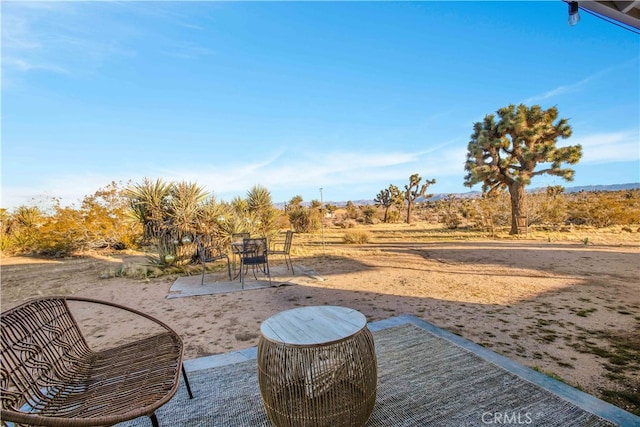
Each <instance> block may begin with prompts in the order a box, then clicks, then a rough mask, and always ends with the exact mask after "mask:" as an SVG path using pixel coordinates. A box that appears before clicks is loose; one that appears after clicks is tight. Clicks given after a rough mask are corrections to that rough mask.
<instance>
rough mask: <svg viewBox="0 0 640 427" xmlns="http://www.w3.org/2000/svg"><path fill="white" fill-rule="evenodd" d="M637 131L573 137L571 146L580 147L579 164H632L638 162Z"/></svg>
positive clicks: (639, 157)
mask: <svg viewBox="0 0 640 427" xmlns="http://www.w3.org/2000/svg"><path fill="white" fill-rule="evenodd" d="M639 141H640V134H638V131H637V130H629V131H620V132H609V133H596V134H591V135H585V136H574V137H572V138H571V145H575V144H580V145H582V159H581V160H580V163H605V162H632V161H638V160H640V145H638V142H639Z"/></svg>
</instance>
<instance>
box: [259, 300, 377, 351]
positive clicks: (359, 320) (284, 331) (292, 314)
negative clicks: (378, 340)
mask: <svg viewBox="0 0 640 427" xmlns="http://www.w3.org/2000/svg"><path fill="white" fill-rule="evenodd" d="M366 325H367V319H366V318H365V317H364V315H363V314H362V313H360V312H359V311H357V310H354V309H351V308H346V307H338V306H331V305H322V306H312V307H301V308H294V309H291V310H286V311H283V312H280V313H278V314H275V315H273V316H271V317H270V318H268V319H267V320H265V321H264V322H262V325H261V326H260V332H261V333H262V335H263V337H264V338H266V339H268V340H270V341H274V342H281V343H284V344H288V345H299V346H313V345H322V344H328V343H331V342H335V341H340V340H342V339H345V338H348V337H350V336H352V335H354V334H355V333H357V332H358V331H360V330H361V329H362V328H364V327H366Z"/></svg>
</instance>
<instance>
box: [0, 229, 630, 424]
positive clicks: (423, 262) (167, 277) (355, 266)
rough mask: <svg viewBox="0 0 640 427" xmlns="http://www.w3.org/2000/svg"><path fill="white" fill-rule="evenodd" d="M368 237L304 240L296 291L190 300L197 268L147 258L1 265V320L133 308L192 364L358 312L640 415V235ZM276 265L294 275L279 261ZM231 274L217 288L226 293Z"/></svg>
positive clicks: (432, 233)
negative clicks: (447, 340)
mask: <svg viewBox="0 0 640 427" xmlns="http://www.w3.org/2000/svg"><path fill="white" fill-rule="evenodd" d="M367 232H368V233H370V235H371V238H370V240H369V242H368V243H366V244H360V245H354V244H345V243H344V242H343V241H342V240H341V235H342V234H343V233H344V230H339V229H334V230H326V232H324V233H323V234H322V235H321V234H319V233H314V234H308V235H307V234H297V235H296V236H295V240H294V245H293V249H292V258H293V263H294V267H297V268H298V269H297V270H296V272H297V276H296V284H293V285H291V286H274V287H270V288H264V289H257V290H245V291H238V292H228V293H223V294H214V295H202V296H191V297H182V298H167V296H168V294H169V289H170V288H171V286H172V284H173V283H174V282H175V281H176V279H177V278H178V277H180V276H181V275H185V274H193V275H197V274H199V271H200V270H199V268H198V266H193V267H194V268H193V270H184V271H181V272H171V273H164V274H157V272H154V271H153V270H145V268H146V267H144V266H145V264H146V262H147V261H146V257H145V255H144V254H143V253H138V252H130V251H115V252H109V253H104V252H95V253H90V254H84V255H82V256H76V257H69V258H64V259H47V258H37V257H24V256H3V257H2V258H1V274H2V277H1V278H2V287H1V296H2V300H1V305H2V310H3V311H4V310H6V309H8V308H10V307H13V306H15V305H18V304H20V303H21V302H23V301H25V300H28V299H30V298H33V297H37V296H46V295H77V296H84V297H90V298H97V299H103V300H107V301H111V302H115V303H119V304H122V305H126V306H129V307H135V308H138V309H139V310H141V311H144V312H146V313H148V314H150V315H152V316H155V317H157V318H158V319H160V320H162V321H163V322H165V323H167V324H168V325H170V326H171V327H172V328H173V329H175V330H176V331H177V332H178V333H179V334H180V335H181V336H182V338H183V340H184V342H185V349H186V351H185V358H186V359H192V358H197V357H202V356H206V355H211V354H218V353H223V352H227V351H231V350H238V349H243V348H247V347H251V346H255V345H256V344H257V341H258V336H259V328H260V323H261V322H262V321H264V320H265V319H266V318H268V317H269V316H271V315H273V314H275V313H277V312H279V311H282V310H286V309H289V308H294V307H299V306H307V305H324V304H330V305H341V306H347V307H351V308H354V309H357V310H359V311H361V312H362V313H363V314H364V315H365V316H366V317H367V319H368V320H369V321H376V320H381V319H385V318H389V317H393V316H398V315H402V314H412V315H415V316H417V317H420V318H422V319H424V320H426V321H428V322H431V323H433V324H435V325H437V326H439V327H441V328H445V329H447V330H449V331H452V332H454V333H456V334H459V335H461V336H463V337H465V338H467V339H469V340H471V341H474V342H476V343H478V344H481V345H483V346H485V347H488V348H491V349H492V350H493V351H496V352H498V353H500V354H503V355H505V356H507V357H509V358H511V359H513V360H515V361H518V362H519V363H522V364H524V365H526V366H529V367H531V368H534V369H537V370H539V371H541V372H543V373H545V374H547V375H551V376H554V377H556V378H558V379H560V380H562V381H565V382H567V383H568V384H570V385H572V386H574V387H578V388H580V389H581V390H583V391H586V392H588V393H590V394H593V395H595V396H597V397H600V398H602V399H604V400H607V401H609V402H611V403H613V404H615V405H617V406H619V407H622V408H623V409H626V410H628V411H630V412H634V413H636V414H640V397H639V396H640V369H639V368H640V263H639V261H640V244H639V243H640V239H639V237H638V236H639V234H638V233H637V232H635V231H634V232H625V231H621V230H616V229H612V230H608V231H600V230H594V229H590V230H573V231H570V232H565V233H551V234H550V233H544V234H535V233H531V234H529V235H527V236H525V237H508V236H494V237H488V236H483V235H481V234H465V233H449V232H447V231H443V230H441V229H437V228H435V227H434V226H432V225H429V224H427V223H414V224H411V225H406V224H378V225H371V226H367ZM274 258H275V257H274ZM270 262H271V263H272V264H273V265H276V266H277V265H284V260H283V259H281V258H280V257H278V258H275V259H271V260H270ZM220 267H221V268H220V269H218V270H217V271H215V272H213V273H212V274H210V275H209V276H207V280H224V276H225V274H226V272H225V271H224V268H223V265H222V264H220ZM303 271H304V272H306V275H305V274H304V273H303ZM141 272H142V273H141ZM309 272H312V274H309ZM154 276H157V277H154ZM238 287H239V284H238ZM87 317H88V323H87V324H88V325H89V326H88V327H89V331H88V333H89V335H92V336H94V337H96V339H97V340H98V341H99V340H100V339H102V340H105V339H106V340H111V341H114V340H115V341H117V340H118V339H119V334H123V333H124V332H126V330H127V327H129V325H127V324H126V321H125V320H124V319H118V318H113V317H110V318H109V319H108V321H104V320H103V319H100V318H99V313H88V314H87ZM107 330H110V332H108V333H107V332H106V331H107Z"/></svg>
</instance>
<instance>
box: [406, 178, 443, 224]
mask: <svg viewBox="0 0 640 427" xmlns="http://www.w3.org/2000/svg"><path fill="white" fill-rule="evenodd" d="M421 181H422V178H421V177H420V175H418V174H417V173H414V174H413V175H411V177H409V184H408V185H405V186H404V190H405V193H404V198H405V200H406V201H407V203H408V206H407V224H411V211H412V208H413V205H414V204H415V202H416V200H417V199H418V198H419V197H423V198H425V199H428V198H430V197H433V194H426V192H427V188H429V186H430V185H432V184H435V183H436V180H435V179H431V180H426V181H425V183H424V184H422V186H420V182H421ZM418 188H419V189H420V190H418Z"/></svg>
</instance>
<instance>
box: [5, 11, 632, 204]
mask: <svg viewBox="0 0 640 427" xmlns="http://www.w3.org/2000/svg"><path fill="white" fill-rule="evenodd" d="M1 7H2V10H1V13H2V135H1V137H2V147H1V148H2V195H1V202H0V206H2V207H4V208H9V209H12V208H15V207H16V206H19V205H21V204H32V203H33V201H41V200H44V199H46V198H49V197H59V198H60V199H61V201H62V202H63V204H70V203H74V204H78V203H79V201H80V200H81V199H82V197H83V196H85V195H90V194H93V193H94V192H95V191H96V190H98V189H100V188H102V187H105V186H106V185H108V184H109V183H110V182H112V181H123V182H127V181H132V182H134V183H136V182H141V181H142V179H143V178H144V177H148V178H150V179H156V178H162V179H164V180H166V181H191V182H197V183H198V184H200V185H202V186H203V187H205V188H206V190H208V191H210V192H212V193H213V194H214V195H215V196H216V197H217V198H218V199H219V200H231V198H233V197H234V196H242V197H243V196H245V195H246V192H247V191H248V190H249V189H250V188H251V187H253V186H254V185H256V184H259V185H262V186H264V187H266V188H268V189H269V190H270V191H271V194H272V198H273V201H274V202H282V201H287V200H290V199H291V198H292V197H293V196H296V195H300V196H302V197H303V199H304V200H305V201H311V200H313V199H318V200H319V199H320V188H322V189H323V197H324V201H346V200H360V199H373V198H374V197H375V196H376V194H377V193H378V192H379V191H380V190H382V189H384V188H387V187H388V186H389V184H395V185H397V186H399V187H400V188H402V187H403V186H404V185H405V184H406V183H407V182H408V179H409V176H410V175H412V174H414V173H419V174H420V175H421V176H422V177H423V178H424V179H433V178H435V179H436V180H437V183H436V184H435V185H433V186H431V187H430V191H431V192H435V193H455V192H466V191H471V190H480V187H481V186H480V185H478V186H475V187H473V188H472V189H469V188H467V187H464V186H463V181H464V175H465V172H464V161H465V156H466V147H467V143H468V142H469V136H470V135H471V133H472V127H473V123H474V122H477V121H481V120H482V119H483V118H484V116H485V115H487V114H490V113H494V112H495V111H496V110H497V109H498V108H500V107H503V106H507V105H509V104H518V103H525V104H527V105H533V104H539V105H541V106H542V107H543V108H549V107H551V106H557V107H558V110H559V112H560V116H561V117H566V118H568V119H569V123H570V124H571V126H572V127H573V136H572V137H571V138H569V139H567V140H561V141H560V142H559V145H569V144H570V145H573V144H582V145H583V153H584V154H583V158H582V160H581V161H580V163H579V164H578V165H577V166H575V170H576V176H575V180H574V181H573V182H572V183H567V182H565V181H563V180H562V179H561V178H557V177H549V178H542V177H539V178H537V179H534V181H533V182H532V185H531V187H539V186H545V185H549V184H554V185H565V186H574V185H591V184H615V183H627V182H638V181H640V177H639V167H640V152H639V151H640V148H639V145H640V143H639V141H640V123H639V122H640V119H639V118H640V87H639V86H640V83H639V81H640V79H639V78H638V76H639V75H640V60H639V56H640V36H638V35H637V34H633V33H632V32H629V31H627V30H625V29H623V28H620V27H618V26H615V25H613V24H611V23H607V22H605V21H603V20H601V19H598V18H596V17H593V16H591V15H589V14H587V13H582V20H581V21H580V23H579V24H578V25H577V26H575V27H570V26H569V25H568V24H567V5H566V4H565V3H563V2H562V1H560V0H557V1H538V2H494V1H490V2H479V1H477V2H457V1H447V2H433V1H423V2H384V1H382V2H322V1H319V2H269V1H263V2H242V1H239V2H206V1H200V2H189V3H186V2H146V1H137V2H135V1H129V2H128V1H123V2H64V3H63V2H37V3H29V2H5V1H3V2H2V4H1Z"/></svg>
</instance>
